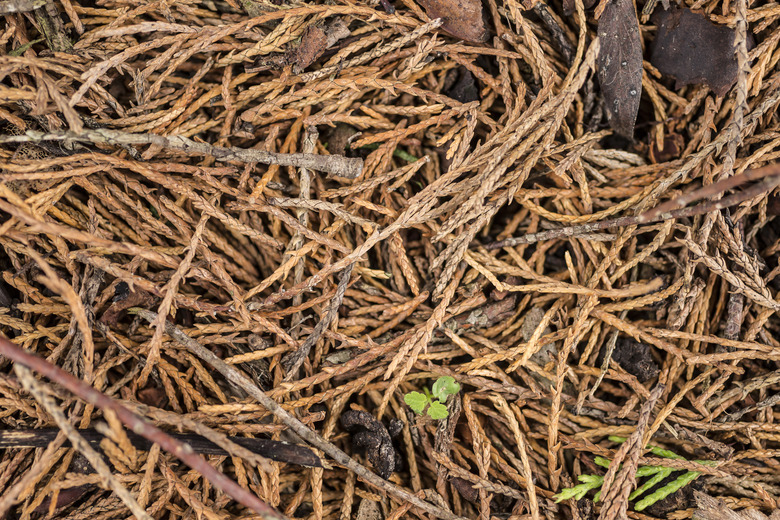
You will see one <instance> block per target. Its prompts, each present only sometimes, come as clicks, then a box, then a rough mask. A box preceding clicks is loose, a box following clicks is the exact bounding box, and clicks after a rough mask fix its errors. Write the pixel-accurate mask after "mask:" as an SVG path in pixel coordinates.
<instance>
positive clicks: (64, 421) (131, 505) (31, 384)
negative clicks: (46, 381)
mask: <svg viewBox="0 0 780 520" xmlns="http://www.w3.org/2000/svg"><path fill="white" fill-rule="evenodd" d="M4 354H5V352H4ZM9 357H10V356H9ZM53 366H54V365H52V367H53ZM58 370H59V369H58ZM14 371H15V372H16V375H17V376H18V377H19V381H20V382H21V383H22V386H23V387H24V389H25V390H27V391H28V392H30V393H31V394H32V395H33V396H34V397H35V399H36V400H37V401H38V402H39V403H40V404H41V406H43V408H44V409H45V410H46V411H47V412H48V413H49V415H51V416H52V418H53V419H54V422H56V423H57V426H59V428H60V430H62V431H63V432H65V435H66V436H67V437H68V440H69V441H70V443H71V445H73V447H74V448H76V449H77V450H78V451H79V453H81V454H82V455H84V457H85V458H86V459H87V460H88V461H89V463H90V464H91V465H92V467H93V468H95V471H97V473H98V475H100V476H101V477H102V478H103V484H104V485H106V486H107V487H109V488H111V489H112V490H113V491H114V493H116V494H117V496H119V498H120V499H121V500H122V502H124V504H125V505H126V506H127V508H128V509H130V512H132V513H133V515H135V517H136V518H139V519H141V520H152V517H151V516H150V515H149V514H148V513H147V512H146V511H144V510H143V508H142V507H141V506H140V505H138V502H136V501H135V498H133V496H132V495H131V494H130V492H129V491H128V490H127V488H126V487H124V486H123V485H122V484H120V483H119V481H118V480H117V479H116V477H114V475H113V473H111V468H110V467H109V466H108V464H107V463H106V462H105V461H104V460H103V458H102V457H101V456H100V454H99V453H98V452H97V451H95V450H94V448H92V446H90V445H89V443H88V442H87V441H86V440H85V439H84V437H82V436H81V435H79V432H78V431H77V430H76V428H75V427H74V426H73V425H72V424H70V421H68V418H67V417H65V414H64V413H63V412H62V410H60V408H59V406H57V403H55V402H54V399H53V398H52V397H51V396H49V394H48V393H47V392H46V388H45V387H44V385H43V384H42V383H39V382H38V381H36V379H35V378H34V377H33V375H32V372H30V371H29V370H28V369H27V368H26V367H24V366H23V365H22V364H20V363H17V364H16V365H14ZM62 373H63V374H66V372H64V371H63V372H62ZM71 377H72V376H71ZM74 380H75V378H74ZM85 386H86V385H85Z"/></svg>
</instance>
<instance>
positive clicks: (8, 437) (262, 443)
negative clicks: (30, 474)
mask: <svg viewBox="0 0 780 520" xmlns="http://www.w3.org/2000/svg"><path fill="white" fill-rule="evenodd" d="M59 431H60V430H59V429H58V428H36V429H28V430H0V449H4V448H45V447H46V446H48V445H49V443H51V442H52V441H53V440H54V439H55V438H56V437H57V434H58V433H59ZM78 432H79V434H80V435H81V436H82V437H84V439H86V440H87V442H89V443H90V444H92V445H93V446H94V447H99V446H100V441H101V440H103V438H104V437H105V435H103V434H102V433H100V432H99V431H97V430H93V429H89V430H78ZM125 433H126V434H127V437H128V439H130V443H131V444H132V445H133V446H134V447H135V448H138V449H139V450H145V451H148V450H149V449H151V447H152V444H153V443H152V441H150V440H148V439H145V438H144V437H141V436H140V435H136V434H135V433H133V432H131V431H128V432H125ZM168 435H170V436H171V437H173V438H174V439H176V440H178V441H180V442H183V443H186V444H188V445H189V446H190V447H191V448H192V451H194V452H195V453H200V454H201V455H228V452H226V451H225V450H223V449H222V448H220V447H219V446H217V445H216V444H214V443H213V442H211V441H210V440H208V439H206V438H205V437H202V436H200V435H194V434H190V433H168ZM228 439H230V440H231V441H232V442H235V443H236V444H238V445H240V446H243V447H244V448H246V449H248V450H250V451H252V452H254V453H257V454H258V455H262V456H263V457H265V458H267V459H271V460H275V461H277V462H286V463H288V464H297V465H299V466H308V467H312V468H321V467H322V462H321V461H320V459H319V458H318V457H317V456H316V455H315V454H314V452H313V451H312V450H310V449H309V448H307V447H305V446H299V445H297V444H290V443H288V442H282V441H273V440H269V439H250V438H247V437H228ZM62 446H63V447H64V448H67V447H70V442H68V441H65V443H64V444H63V445H62Z"/></svg>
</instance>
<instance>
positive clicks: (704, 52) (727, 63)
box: [650, 6, 750, 96]
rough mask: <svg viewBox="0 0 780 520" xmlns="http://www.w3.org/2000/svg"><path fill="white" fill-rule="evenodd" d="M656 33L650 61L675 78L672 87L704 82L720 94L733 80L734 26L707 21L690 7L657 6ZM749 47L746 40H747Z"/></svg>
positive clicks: (654, 20)
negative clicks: (660, 7) (667, 8)
mask: <svg viewBox="0 0 780 520" xmlns="http://www.w3.org/2000/svg"><path fill="white" fill-rule="evenodd" d="M653 23H655V24H656V25H657V26H658V34H657V35H656V37H655V41H654V42H653V50H652V54H651V55H650V63H652V64H653V66H654V67H656V68H657V69H658V70H659V71H661V72H662V73H664V74H668V75H669V76H672V77H673V78H674V79H675V80H676V88H678V89H679V88H682V87H684V86H685V85H692V84H696V83H704V84H706V85H707V86H709V87H710V88H711V89H712V91H713V92H715V94H717V95H718V96H724V95H726V93H727V92H728V91H729V89H730V88H731V86H732V85H734V83H736V81H737V73H738V72H739V66H738V65H737V57H736V55H735V54H734V35H735V31H734V29H731V28H729V27H726V26H724V25H716V24H714V23H712V22H710V21H709V20H708V19H707V18H706V17H705V16H704V15H702V14H699V13H694V12H693V11H691V10H690V9H687V8H682V9H678V8H676V7H674V6H673V7H672V8H671V9H670V10H668V11H666V10H663V9H659V10H658V11H656V13H655V14H654V15H653ZM748 46H749V47H750V42H748Z"/></svg>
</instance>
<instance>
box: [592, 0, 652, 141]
mask: <svg viewBox="0 0 780 520" xmlns="http://www.w3.org/2000/svg"><path fill="white" fill-rule="evenodd" d="M599 39H600V40H601V48H600V50H599V60H598V62H599V63H598V65H599V84H600V85H601V92H602V93H603V95H604V103H605V104H606V107H607V119H608V121H609V126H611V127H612V129H613V130H614V131H615V132H617V133H618V134H620V135H622V136H624V137H627V138H629V139H631V138H633V137H634V123H635V122H636V116H637V114H638V113H639V98H640V94H641V93H642V44H641V42H640V39H639V22H638V21H637V19H636V11H635V10H634V3H633V2H632V1H631V0H611V1H610V2H609V3H608V4H607V6H606V8H605V9H604V12H603V13H601V18H599Z"/></svg>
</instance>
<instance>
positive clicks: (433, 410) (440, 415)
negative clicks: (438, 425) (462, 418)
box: [428, 401, 450, 420]
mask: <svg viewBox="0 0 780 520" xmlns="http://www.w3.org/2000/svg"><path fill="white" fill-rule="evenodd" d="M449 414H450V412H449V410H447V407H446V406H444V405H443V404H441V401H434V402H432V403H431V405H430V406H429V407H428V415H429V416H430V417H431V419H437V420H438V419H446V418H447V416H448V415H449Z"/></svg>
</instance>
